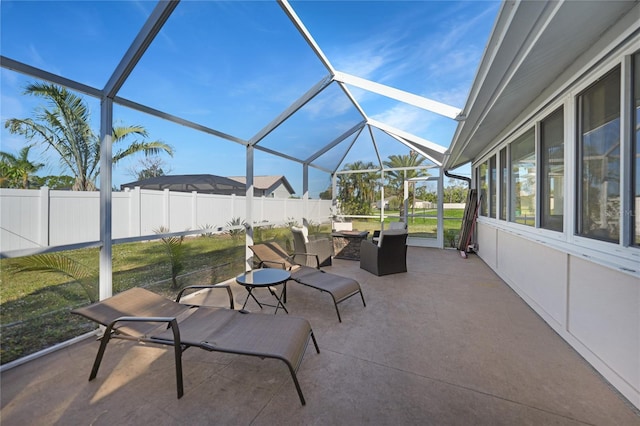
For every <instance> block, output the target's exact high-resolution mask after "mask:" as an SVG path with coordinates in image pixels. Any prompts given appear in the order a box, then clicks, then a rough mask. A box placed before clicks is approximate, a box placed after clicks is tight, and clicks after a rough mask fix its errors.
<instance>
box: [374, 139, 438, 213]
mask: <svg viewBox="0 0 640 426" xmlns="http://www.w3.org/2000/svg"><path fill="white" fill-rule="evenodd" d="M424 160H425V157H420V156H418V153H417V152H415V151H410V152H409V155H390V156H389V159H388V160H387V161H384V162H383V164H384V165H385V166H386V167H388V168H392V169H394V168H395V169H399V168H403V170H390V171H388V172H385V177H386V179H387V182H388V184H389V189H388V191H389V193H390V194H391V195H395V196H396V197H401V196H404V181H405V180H407V179H412V178H415V177H423V176H429V173H427V172H426V171H425V170H424V169H406V168H411V167H418V166H420V165H422V163H423V162H424ZM409 191H410V193H409V197H411V196H412V194H413V191H412V190H411V188H409ZM403 213H404V203H401V204H400V216H402V215H403Z"/></svg>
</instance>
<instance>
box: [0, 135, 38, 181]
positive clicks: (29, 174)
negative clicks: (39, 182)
mask: <svg viewBox="0 0 640 426" xmlns="http://www.w3.org/2000/svg"><path fill="white" fill-rule="evenodd" d="M32 147H33V145H28V146H25V147H24V148H22V149H21V150H20V153H19V154H18V156H17V157H16V156H15V155H12V154H10V153H8V152H4V151H0V184H1V185H0V186H7V187H12V188H23V189H29V186H30V184H31V182H32V179H33V177H34V175H35V174H36V172H37V171H38V170H40V169H41V168H43V167H44V164H43V163H32V162H31V161H29V150H31V148H32Z"/></svg>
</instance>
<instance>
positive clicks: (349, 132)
mask: <svg viewBox="0 0 640 426" xmlns="http://www.w3.org/2000/svg"><path fill="white" fill-rule="evenodd" d="M365 124H366V123H365V122H364V121H361V122H360V123H358V124H356V125H355V126H353V127H352V128H350V129H349V130H347V131H346V132H344V133H343V134H341V135H340V136H338V137H337V138H336V139H334V140H333V141H332V142H331V143H329V144H327V145H325V146H324V147H323V148H322V149H321V150H319V151H317V152H316V153H315V154H313V155H312V156H311V157H309V158H307V159H306V160H304V162H305V163H307V164H308V163H312V162H313V161H315V160H316V159H317V158H318V157H320V156H321V155H322V154H324V153H325V152H327V151H329V150H330V149H331V148H333V147H335V146H336V145H338V144H340V143H341V142H342V141H343V140H345V139H346V138H348V137H349V136H351V135H352V134H354V133H355V132H357V131H358V130H360V129H362V128H363V127H364V125H365Z"/></svg>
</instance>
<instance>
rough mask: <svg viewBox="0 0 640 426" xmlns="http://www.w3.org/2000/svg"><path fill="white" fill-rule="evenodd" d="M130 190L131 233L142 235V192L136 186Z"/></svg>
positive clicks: (130, 234)
mask: <svg viewBox="0 0 640 426" xmlns="http://www.w3.org/2000/svg"><path fill="white" fill-rule="evenodd" d="M128 192H129V235H128V236H136V237H139V236H140V235H142V193H141V191H140V187H139V186H136V187H135V188H133V190H130V191H128Z"/></svg>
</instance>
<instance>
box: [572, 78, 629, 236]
mask: <svg viewBox="0 0 640 426" xmlns="http://www.w3.org/2000/svg"><path fill="white" fill-rule="evenodd" d="M578 108H579V110H578V113H579V120H580V122H579V130H578V156H579V158H578V159H579V161H578V182H579V188H578V202H577V206H578V217H577V219H578V220H577V230H576V232H577V234H578V235H581V236H584V237H588V238H594V239H598V240H603V241H610V242H618V241H619V239H620V232H619V227H620V68H617V69H615V70H614V71H612V72H610V73H609V74H607V75H606V76H604V77H603V78H602V79H600V80H599V81H598V82H597V83H595V84H594V85H592V86H591V87H589V88H588V89H587V90H585V91H584V92H583V93H582V94H581V95H579V96H578Z"/></svg>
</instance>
